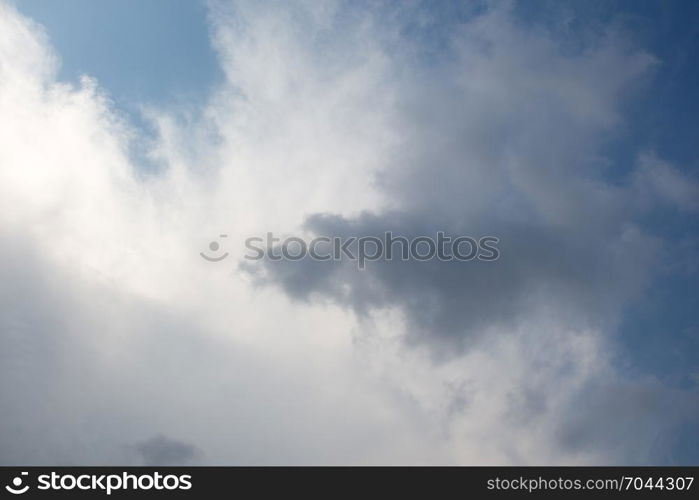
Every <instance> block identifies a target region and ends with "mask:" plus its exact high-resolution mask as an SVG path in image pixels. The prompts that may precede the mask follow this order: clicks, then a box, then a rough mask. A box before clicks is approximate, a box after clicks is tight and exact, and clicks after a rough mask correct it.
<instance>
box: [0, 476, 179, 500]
mask: <svg viewBox="0 0 699 500" xmlns="http://www.w3.org/2000/svg"><path fill="white" fill-rule="evenodd" d="M28 476H29V473H28V472H21V473H20V475H19V476H16V477H14V478H13V479H12V481H11V482H10V484H8V485H6V486H5V489H6V490H7V491H8V492H9V493H12V494H13V495H23V494H24V493H26V492H27V491H29V490H30V485H29V481H26V482H25V479H28ZM34 489H37V490H41V491H46V490H49V491H59V490H62V491H71V490H72V491H74V490H81V491H92V492H95V493H96V492H102V493H106V494H107V495H111V494H112V492H113V491H119V490H126V491H129V490H132V491H138V490H164V491H173V490H190V489H192V476H191V475H190V474H161V473H160V472H153V473H146V474H143V473H140V474H129V473H128V472H121V473H118V474H114V473H112V474H68V473H60V474H59V473H57V472H51V473H50V474H40V475H38V476H37V477H36V484H35V485H34Z"/></svg>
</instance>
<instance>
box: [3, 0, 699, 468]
mask: <svg viewBox="0 0 699 500" xmlns="http://www.w3.org/2000/svg"><path fill="white" fill-rule="evenodd" d="M0 9H1V11H0V76H2V78H0V116H1V117H2V119H0V200H2V210H1V211H0V237H1V238H2V241H3V244H2V246H0V248H1V249H2V250H1V252H2V255H0V257H2V258H1V259H0V276H1V277H2V283H3V285H2V286H1V287H0V294H2V301H1V302H0V307H1V308H2V314H1V315H0V318H2V319H1V320H0V356H1V357H2V363H0V401H1V402H2V404H1V405H0V415H1V417H2V418H0V450H2V451H1V452H0V462H2V463H3V464H20V463H22V464H71V463H90V464H116V463H131V462H132V461H133V460H134V456H133V455H134V454H133V443H141V444H140V445H137V446H138V449H140V450H141V455H140V459H141V461H146V462H147V463H149V464H154V465H155V464H165V463H171V462H173V460H174V461H178V460H179V461H183V460H190V459H193V458H194V452H193V450H198V452H197V453H199V452H200V454H198V455H197V456H198V457H199V460H200V461H201V462H203V463H215V464H249V463H263V464H265V463H614V462H620V461H621V462H628V461H640V462H644V461H652V460H653V457H654V456H657V455H655V454H654V453H655V451H656V450H657V449H659V448H660V449H662V448H663V447H665V448H667V447H668V446H669V443H670V442H671V439H672V432H673V429H674V428H675V426H676V425H678V424H680V423H681V422H682V421H684V420H685V419H688V418H693V416H696V412H697V408H696V405H693V404H692V403H691V401H692V398H691V397H683V396H691V395H693V394H695V393H694V392H693V391H694V389H670V388H667V387H665V386H664V385H663V384H662V383H661V382H660V381H657V380H655V379H653V378H652V377H647V378H643V379H638V380H630V379H628V378H627V377H625V376H624V375H623V374H622V373H620V371H619V370H618V369H617V368H616V367H615V365H614V357H615V353H614V351H613V342H612V341H611V339H612V333H613V331H614V327H615V324H616V323H617V322H618V320H619V315H620V312H621V310H622V308H623V307H624V305H625V304H626V303H627V302H628V301H629V300H632V299H633V297H635V296H636V295H637V294H639V293H642V291H643V289H644V285H645V284H646V283H647V282H648V280H650V279H652V274H650V273H649V272H648V268H649V267H650V266H651V264H652V263H653V262H655V259H657V256H658V255H660V254H661V252H660V249H662V245H663V242H662V241H661V240H660V239H659V238H658V237H657V236H655V235H653V234H651V233H649V232H648V231H646V230H645V229H644V227H643V224H642V221H641V220H640V219H639V217H640V216H639V215H638V211H639V206H638V203H637V201H638V200H637V198H638V196H637V195H638V193H639V192H640V191H644V192H645V191H652V192H653V193H654V194H653V196H652V197H650V198H653V197H658V196H660V197H662V198H663V199H668V200H671V201H673V202H674V203H679V204H680V205H681V206H691V201H688V200H691V192H688V191H687V189H690V191H691V188H685V187H683V186H685V183H684V182H683V180H682V178H681V177H678V176H679V175H680V174H678V173H677V172H675V171H674V170H673V169H672V168H671V167H663V168H661V169H660V170H658V169H654V170H653V172H655V173H653V174H652V175H649V174H643V172H644V171H645V170H644V168H645V167H643V162H641V167H640V170H639V172H641V173H639V174H638V176H639V177H638V179H640V180H638V181H633V180H630V181H629V182H628V183H626V184H625V185H623V186H620V185H617V184H615V185H612V184H610V183H608V182H606V181H605V176H604V162H603V161H601V160H600V158H599V148H600V146H601V144H602V142H603V140H604V136H605V134H606V133H607V132H608V131H610V130H612V129H613V128H614V127H616V126H618V125H619V123H620V122H621V121H622V120H623V113H622V107H623V106H622V103H623V99H624V96H625V94H626V93H627V90H628V88H629V87H630V86H631V85H632V84H633V82H635V81H636V80H638V79H640V78H643V77H645V76H646V75H648V73H649V72H651V71H652V68H653V65H654V64H655V61H654V59H653V57H651V56H650V55H649V54H647V53H645V52H644V51H642V50H640V49H637V48H635V47H633V46H630V45H629V44H628V43H626V42H624V40H623V39H620V38H619V37H618V36H617V35H615V34H614V33H612V32H610V33H609V34H608V35H607V36H605V37H603V38H602V39H601V40H597V41H595V42H590V43H587V44H583V46H582V47H580V48H578V49H577V50H576V51H573V53H569V52H567V51H565V50H562V48H561V46H560V43H559V40H558V39H557V38H556V37H555V36H553V35H550V34H546V33H542V32H540V31H537V30H528V29H526V28H525V27H523V26H521V25H520V24H518V23H517V22H515V20H514V19H513V17H512V16H513V15H514V14H513V13H512V11H511V9H509V8H507V5H506V4H503V5H501V4H495V5H486V7H485V8H484V9H476V10H475V11H474V12H472V13H469V14H468V16H467V18H466V19H465V20H464V22H463V23H455V24H452V25H450V26H449V30H448V36H446V37H445V40H440V46H439V47H440V48H439V49H436V48H432V49H427V48H425V46H424V45H422V44H421V43H422V42H420V41H421V40H422V38H421V37H420V33H419V31H420V30H419V29H418V33H417V34H416V35H415V36H414V37H411V36H408V33H409V32H410V30H408V29H407V28H406V19H411V20H415V19H422V21H421V24H420V23H419V26H418V28H419V27H420V26H422V27H423V28H424V29H426V30H427V29H429V26H430V23H431V22H433V21H434V20H433V19H432V18H431V17H430V15H429V13H428V12H426V11H425V9H423V8H421V7H420V5H419V4H415V5H411V6H405V7H400V8H399V7H387V6H380V7H373V8H368V7H367V8H365V7H362V8H360V7H357V6H353V5H349V4H344V3H335V2H326V3H315V2H313V3H303V2H299V3H294V4H287V3H281V2H280V3H276V2H270V3H264V4H261V3H259V2H235V3H225V2H212V3H211V4H210V19H209V21H210V24H211V30H212V42H213V46H214V47H215V49H216V50H217V53H218V57H219V60H220V63H221V66H222V68H223V70H224V73H225V75H226V81H225V82H224V83H223V84H222V85H221V86H220V87H219V88H217V89H216V90H215V91H214V92H213V93H212V95H211V96H210V99H209V101H208V103H207V104H206V106H205V107H204V108H203V109H201V110H199V111H198V112H197V113H195V114H187V113H184V112H182V111H181V110H173V109H157V108H151V109H147V110H146V111H145V112H146V116H147V117H148V119H149V120H151V121H152V123H153V125H154V126H155V128H156V130H157V139H156V140H155V141H154V143H153V144H152V145H151V146H150V149H149V150H148V155H149V156H150V159H152V160H154V161H157V162H159V163H160V164H162V165H163V167H164V168H163V169H162V171H159V172H155V173H148V174H146V173H145V172H144V171H143V169H141V168H140V167H139V165H138V164H135V163H134V160H133V155H131V154H130V151H131V148H132V147H133V145H134V144H135V143H137V141H138V137H137V135H138V131H137V130H135V129H134V128H132V126H131V125H130V124H129V123H128V121H127V120H126V119H125V118H124V117H123V116H121V115H120V113H119V112H118V108H117V107H116V106H115V105H114V103H112V102H111V101H110V99H109V96H108V89H103V88H101V87H100V85H99V82H96V81H95V80H94V79H91V78H90V77H88V76H86V77H84V78H83V79H82V80H81V84H80V85H79V86H77V87H75V86H71V85H68V84H65V83H62V82H60V81H58V80H57V78H56V68H57V65H58V64H59V62H58V61H59V57H58V55H56V54H55V53H54V52H53V51H52V49H51V47H50V43H49V42H48V39H47V36H46V35H45V34H44V33H43V31H42V29H41V27H40V26H38V25H36V24H34V23H32V22H31V21H29V20H28V19H26V18H24V17H22V16H21V15H20V14H19V13H18V12H17V11H16V10H15V9H14V8H13V7H10V6H8V5H7V4H5V3H1V4H0ZM412 28H413V30H414V29H415V26H412ZM17 47H24V48H26V50H25V49H23V50H22V51H18V50H17ZM673 172H674V173H673ZM649 186H652V187H649ZM650 198H649V199H650ZM650 203H653V201H650ZM304 228H305V230H306V231H307V232H308V233H316V234H333V235H335V234H338V235H356V234H360V233H361V234H375V233H376V232H379V231H384V230H394V231H396V232H404V233H406V234H408V235H412V234H417V233H420V232H428V233H431V232H434V231H436V230H445V231H448V232H450V233H453V234H460V233H473V232H477V233H479V232H488V233H492V234H495V235H497V236H499V237H500V238H501V242H502V247H501V255H502V257H501V259H500V260H499V261H498V262H496V263H490V264H493V265H486V263H483V264H482V265H466V266H457V265H456V264H454V263H451V264H450V263H439V262H434V263H432V262H430V263H390V262H384V261H380V262H375V263H372V265H370V266H369V267H368V268H367V269H366V270H365V271H364V272H359V271H356V270H355V269H353V268H350V267H349V266H346V265H345V264H344V263H340V264H334V263H333V264H327V265H323V264H324V263H309V262H305V261H304V262H301V263H298V264H295V265H291V264H289V263H284V264H280V265H276V266H264V265H259V266H254V267H253V269H252V270H251V271H250V270H248V271H246V270H243V269H240V268H238V267H236V266H237V262H239V261H240V259H241V258H242V255H243V250H244V247H243V245H242V241H243V239H244V238H245V237H247V236H250V235H257V234H263V233H264V232H266V231H275V232H280V233H284V232H287V233H289V232H294V231H298V230H300V229H301V230H303V229H304ZM222 233H225V234H227V235H228V237H227V238H226V241H225V242H222V245H224V246H225V250H226V251H228V252H229V253H230V254H231V257H230V258H229V259H228V260H226V261H223V262H221V263H218V264H216V265H212V264H211V263H208V262H206V261H204V260H202V259H201V258H200V257H199V252H200V251H201V250H203V249H205V248H206V245H207V244H208V243H209V241H211V240H212V239H215V238H216V237H217V235H219V234H222ZM260 276H263V277H264V280H265V281H264V282H265V283H270V284H273V285H278V286H262V287H260V286H259V285H260V279H261V278H260ZM290 299H291V300H290ZM295 299H303V301H301V302H299V301H298V300H295ZM406 340H407V341H408V342H406ZM435 354H437V355H435ZM611 402H614V404H612V403H611ZM668 405H670V406H672V407H673V408H675V410H674V411H673V412H671V413H670V414H668V413H665V414H663V413H662V412H661V411H660V408H661V407H663V406H665V407H667V406H668ZM580 408H586V410H585V411H579V409H580ZM635 412H642V414H643V418H640V419H638V420H637V424H638V427H637V428H636V427H633V426H632V427H627V426H624V421H625V420H626V417H627V416H628V415H631V414H633V413H635ZM600 426H608V427H606V428H605V429H607V430H605V431H604V432H601V433H599V434H597V436H598V439H597V441H595V440H591V439H588V436H590V435H592V434H594V433H595V432H596V431H597V430H599V429H600ZM614 429H622V430H623V431H624V432H617V431H615V430H614ZM632 429H638V430H639V432H640V434H641V435H642V436H652V439H651V438H650V437H648V439H646V438H643V439H641V440H640V441H639V438H638V434H637V433H636V434H635V435H632V432H631V430H632ZM627 431H628V432H627ZM153 436H175V437H176V442H175V441H171V440H170V438H162V437H161V438H153ZM651 441H652V442H651ZM129 443H131V444H129Z"/></svg>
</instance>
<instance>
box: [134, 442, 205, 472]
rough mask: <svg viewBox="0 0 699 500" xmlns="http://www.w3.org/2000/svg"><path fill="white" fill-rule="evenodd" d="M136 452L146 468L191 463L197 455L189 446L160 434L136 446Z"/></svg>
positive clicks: (192, 447) (193, 448)
mask: <svg viewBox="0 0 699 500" xmlns="http://www.w3.org/2000/svg"><path fill="white" fill-rule="evenodd" d="M136 451H137V452H138V453H139V454H140V455H141V457H142V458H143V465H146V466H155V465H157V466H163V465H184V464H188V463H190V462H192V460H194V459H195V458H196V457H197V455H198V454H199V452H198V450H197V449H196V448H195V447H194V446H192V445H191V444H187V443H183V442H181V441H177V440H175V439H170V438H168V437H166V436H163V435H160V434H158V435H156V436H153V437H152V438H150V439H148V440H146V441H143V442H142V443H139V444H138V445H136Z"/></svg>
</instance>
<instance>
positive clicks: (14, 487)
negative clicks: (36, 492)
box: [5, 472, 29, 495]
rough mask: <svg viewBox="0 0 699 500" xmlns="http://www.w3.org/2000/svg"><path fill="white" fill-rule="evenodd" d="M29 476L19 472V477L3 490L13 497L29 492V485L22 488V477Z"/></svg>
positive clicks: (26, 473)
mask: <svg viewBox="0 0 699 500" xmlns="http://www.w3.org/2000/svg"><path fill="white" fill-rule="evenodd" d="M27 475H29V473H28V472H21V473H20V475H19V476H16V477H14V478H13V479H12V484H11V485H9V484H8V485H6V486H5V489H6V490H7V491H9V492H10V493H12V494H13V495H21V494H23V493H26V492H27V491H28V490H29V485H28V484H27V485H24V486H22V483H23V479H24V476H27Z"/></svg>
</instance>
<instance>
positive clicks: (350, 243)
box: [200, 231, 500, 269]
mask: <svg viewBox="0 0 699 500" xmlns="http://www.w3.org/2000/svg"><path fill="white" fill-rule="evenodd" d="M220 238H221V239H222V240H223V239H225V238H228V235H227V234H221V235H220ZM499 242H500V239H499V238H497V237H495V236H482V237H479V238H478V239H476V238H474V237H471V236H456V237H454V236H450V235H447V234H446V233H445V232H444V231H439V232H437V237H436V238H434V237H431V236H416V237H412V238H408V237H405V236H396V235H394V234H393V233H392V232H391V231H387V232H385V233H384V235H383V237H378V236H350V237H341V236H333V237H330V236H317V237H315V238H313V239H311V240H308V241H306V240H305V239H304V238H301V237H298V236H287V237H284V238H280V237H276V236H275V235H274V233H271V232H268V233H267V234H266V236H265V237H264V238H263V237H260V236H252V237H249V238H247V239H246V240H245V249H246V253H245V259H247V260H264V259H267V260H270V261H280V260H288V261H299V260H303V259H311V260H315V261H330V260H332V261H343V260H349V261H353V262H356V263H357V266H358V267H359V269H365V268H366V264H367V263H368V262H375V261H378V260H388V261H390V260H402V261H408V260H416V261H423V262H424V261H429V260H434V259H437V260H440V261H461V262H467V261H472V260H474V259H478V260H481V261H494V260H497V259H498V258H499V257H500V250H499V249H498V247H497V245H498V243H499ZM209 251H210V252H200V255H201V257H202V258H203V259H205V260H207V261H209V262H220V261H222V260H223V259H225V258H226V257H228V255H229V254H228V252H225V251H221V243H220V242H219V241H212V242H211V243H209Z"/></svg>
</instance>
